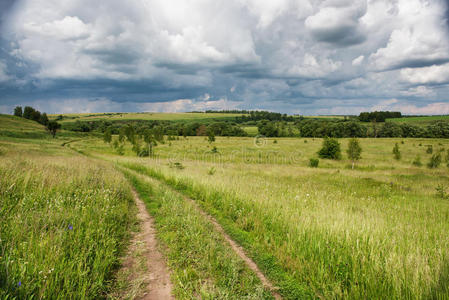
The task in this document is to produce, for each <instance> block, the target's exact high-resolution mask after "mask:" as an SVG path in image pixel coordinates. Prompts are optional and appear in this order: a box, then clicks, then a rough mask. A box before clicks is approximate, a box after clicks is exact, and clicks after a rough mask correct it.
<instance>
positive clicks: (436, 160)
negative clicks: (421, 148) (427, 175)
mask: <svg viewBox="0 0 449 300" xmlns="http://www.w3.org/2000/svg"><path fill="white" fill-rule="evenodd" d="M440 164H441V154H440V153H437V154H434V155H432V157H431V158H430V161H429V163H428V164H427V167H428V168H430V169H435V168H438V167H439V166H440Z"/></svg>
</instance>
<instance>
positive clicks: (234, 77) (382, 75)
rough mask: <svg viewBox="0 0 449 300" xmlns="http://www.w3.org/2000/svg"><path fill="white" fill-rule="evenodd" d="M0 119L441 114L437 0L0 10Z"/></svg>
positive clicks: (444, 76)
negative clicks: (220, 112)
mask: <svg viewBox="0 0 449 300" xmlns="http://www.w3.org/2000/svg"><path fill="white" fill-rule="evenodd" d="M0 11H1V12H2V13H1V14H0V26H1V27H0V112H5V113H10V112H11V110H12V108H13V107H14V106H15V105H27V104H30V105H34V106H36V107H38V108H39V109H41V110H45V111H47V112H51V113H52V112H56V113H59V112H76V111H84V112H87V111H89V112H95V111H142V110H148V111H190V110H201V109H234V108H239V109H268V110H275V111H280V112H287V113H299V114H317V113H319V114H336V113H338V114H348V113H358V112H359V111H360V110H372V109H377V108H379V107H382V108H383V109H401V110H402V111H403V112H404V113H413V114H416V113H420V112H422V113H426V114H429V113H430V114H433V113H434V114H438V113H442V112H444V111H446V110H447V111H449V93H448V92H449V87H448V84H449V28H448V11H449V10H448V4H447V1H445V0H435V1H425V0H357V1H349V0H322V1H312V0H277V1H269V0H266V1H265V0H264V1H262V0H226V1H225V0H216V1H206V0H192V1H181V0H176V1H163V0H129V1H118V0H109V1H87V0H71V1H46V0H16V1H12V0H7V1H3V2H1V5H0Z"/></svg>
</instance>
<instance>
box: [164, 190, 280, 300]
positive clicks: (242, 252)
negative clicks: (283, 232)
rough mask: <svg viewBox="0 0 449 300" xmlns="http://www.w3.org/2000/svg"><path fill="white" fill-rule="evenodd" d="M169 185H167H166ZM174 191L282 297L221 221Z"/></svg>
mask: <svg viewBox="0 0 449 300" xmlns="http://www.w3.org/2000/svg"><path fill="white" fill-rule="evenodd" d="M166 186H167V185H166ZM170 188H171V189H172V190H173V191H174V192H176V193H177V194H179V195H181V196H182V197H183V198H184V199H185V200H186V201H189V202H190V203H192V204H193V205H194V206H195V207H196V209H197V210H198V211H199V212H200V214H201V215H202V216H204V217H205V218H207V219H208V220H209V221H210V222H211V223H212V225H213V226H214V227H215V230H216V231H218V232H220V233H221V234H222V235H223V238H224V239H225V240H226V242H228V244H229V245H230V246H231V248H232V250H234V252H235V253H236V254H237V255H238V256H239V257H240V258H241V259H242V260H243V261H244V262H245V264H246V265H247V266H248V268H250V269H251V270H252V271H253V272H254V273H255V274H256V275H257V277H258V278H259V280H260V281H261V282H262V284H263V285H264V287H265V288H267V289H268V290H270V291H271V294H272V295H273V297H274V298H275V299H282V297H281V295H280V294H279V293H278V292H277V288H276V287H275V286H274V285H273V284H272V283H271V282H270V281H269V280H268V278H266V277H265V275H264V274H263V273H262V271H261V270H260V269H259V267H258V266H257V265H256V263H255V262H254V261H253V260H252V259H251V258H250V257H249V256H248V255H246V253H245V250H244V249H243V248H242V246H240V245H239V244H238V243H237V242H236V241H234V240H233V239H232V238H231V237H230V236H229V235H228V234H227V233H226V232H225V231H224V229H223V227H222V226H221V225H220V223H218V222H217V220H216V219H215V218H214V217H213V216H211V215H209V214H208V213H206V212H205V211H204V210H203V209H202V208H201V207H200V206H199V205H198V203H196V202H195V200H193V199H191V198H189V197H187V196H186V195H184V194H182V193H180V192H179V191H177V190H175V189H173V188H172V187H170Z"/></svg>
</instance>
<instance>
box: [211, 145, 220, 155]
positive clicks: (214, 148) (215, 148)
mask: <svg viewBox="0 0 449 300" xmlns="http://www.w3.org/2000/svg"><path fill="white" fill-rule="evenodd" d="M210 152H212V153H218V149H217V147H215V146H214V147H213V148H212V150H210Z"/></svg>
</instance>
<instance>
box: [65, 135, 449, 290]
mask: <svg viewBox="0 0 449 300" xmlns="http://www.w3.org/2000/svg"><path fill="white" fill-rule="evenodd" d="M360 141H361V146H362V148H363V153H362V159H361V160H360V161H359V162H358V163H357V164H356V167H355V169H354V170H352V169H351V163H350V161H349V160H348V159H346V158H345V156H344V158H343V159H342V160H341V161H333V160H320V163H319V167H318V168H310V167H309V166H308V163H309V159H310V158H312V157H317V154H316V152H317V151H318V149H319V148H320V146H321V143H322V140H321V139H293V138H292V139H288V138H277V139H259V140H257V139H255V138H222V137H219V138H217V140H216V142H213V143H209V142H207V141H206V140H205V138H204V137H188V138H187V139H184V138H180V139H178V140H174V141H170V142H166V143H165V144H163V145H158V146H157V147H156V150H155V151H156V156H155V157H154V158H137V157H135V156H134V155H133V154H132V153H131V151H130V149H126V150H125V155H124V156H119V155H117V154H115V153H114V150H113V149H112V148H111V147H110V146H109V145H107V144H105V143H103V142H102V141H100V140H98V141H97V142H95V143H93V142H88V143H84V142H82V141H79V142H74V143H72V144H71V147H73V148H74V149H78V150H81V151H82V152H85V153H90V154H92V155H94V156H96V157H99V158H102V159H105V160H107V161H110V162H115V163H117V164H119V165H120V166H122V167H125V168H127V169H130V170H133V171H136V172H138V173H140V174H141V175H143V176H147V177H149V178H153V179H156V180H157V181H159V182H161V183H164V184H166V185H167V188H168V187H172V188H174V189H177V190H179V191H180V192H181V193H183V194H185V195H187V196H190V197H192V198H193V199H195V200H196V201H197V202H198V203H199V204H200V205H201V206H202V207H203V209H205V210H206V211H208V212H209V213H210V214H212V215H214V216H215V217H216V218H217V219H218V220H219V221H220V222H221V223H222V224H223V226H225V228H226V230H227V231H228V233H229V234H230V235H231V236H232V237H233V238H234V239H236V240H237V241H238V242H239V243H240V244H241V245H243V246H244V248H245V249H246V250H247V251H248V253H250V255H251V256H252V258H253V259H254V260H255V261H256V262H257V263H258V265H259V266H260V268H261V269H262V270H263V271H264V272H265V273H266V274H267V276H268V277H269V278H270V279H271V280H272V281H273V282H274V284H276V285H277V286H278V287H279V291H280V293H281V295H282V296H284V297H286V298H291V299H294V298H317V297H321V298H327V299H329V298H335V297H337V298H338V297H345V298H390V299H392V298H393V299H394V298H411V299H427V298H432V297H447V296H448V295H449V294H448V293H449V291H448V287H447V284H446V282H447V278H449V261H448V259H449V256H448V255H449V250H448V249H449V222H448V221H449V200H448V199H447V194H446V192H447V191H446V188H447V186H448V184H449V180H448V179H449V178H448V175H449V174H448V167H447V166H446V164H447V162H446V161H445V158H446V151H447V149H448V148H449V143H448V142H447V141H446V140H438V139H433V140H432V139H361V140H360ZM340 142H341V144H342V148H343V150H345V149H346V147H347V140H346V139H340ZM395 143H398V145H399V148H400V151H401V154H402V158H401V159H400V160H399V161H397V160H395V159H394V158H393V154H392V148H393V146H394V144H395ZM427 145H433V154H435V153H441V155H442V156H443V163H442V164H441V165H440V167H439V168H436V169H429V168H427V167H426V164H427V162H428V160H429V159H430V157H431V155H432V154H428V153H427V152H426V150H427ZM213 147H216V149H215V150H212V149H213ZM417 155H419V156H420V158H421V160H422V166H415V165H413V164H412V161H413V160H415V158H416V156H417Z"/></svg>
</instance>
